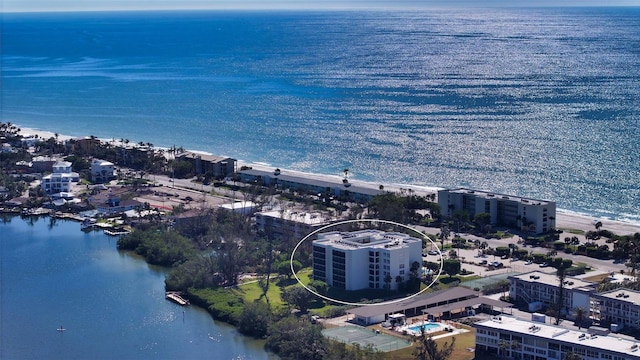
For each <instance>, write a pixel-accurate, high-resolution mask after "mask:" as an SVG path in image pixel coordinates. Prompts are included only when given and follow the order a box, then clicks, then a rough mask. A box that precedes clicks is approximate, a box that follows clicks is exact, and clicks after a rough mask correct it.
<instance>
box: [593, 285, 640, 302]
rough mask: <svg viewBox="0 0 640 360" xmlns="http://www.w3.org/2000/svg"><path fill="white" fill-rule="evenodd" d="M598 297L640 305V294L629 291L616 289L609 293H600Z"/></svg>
mask: <svg viewBox="0 0 640 360" xmlns="http://www.w3.org/2000/svg"><path fill="white" fill-rule="evenodd" d="M598 296H600V297H603V298H609V299H613V300H617V301H623V302H628V303H631V304H634V305H638V304H640V292H638V291H634V290H629V289H616V290H612V291H609V292H605V293H600V294H598Z"/></svg>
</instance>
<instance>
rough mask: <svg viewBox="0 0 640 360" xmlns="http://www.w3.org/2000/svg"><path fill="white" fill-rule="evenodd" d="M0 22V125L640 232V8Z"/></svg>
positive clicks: (53, 17)
mask: <svg viewBox="0 0 640 360" xmlns="http://www.w3.org/2000/svg"><path fill="white" fill-rule="evenodd" d="M2 16H3V18H2V48H1V54H2V55H1V56H2V79H1V80H2V103H1V104H2V107H1V111H2V113H1V116H2V121H5V122H6V121H11V122H14V123H17V124H19V125H21V126H23V127H30V128H37V129H42V130H48V131H52V132H57V133H60V134H65V135H74V136H88V135H95V136H98V137H101V138H117V139H120V138H125V139H130V140H131V141H134V142H139V141H143V142H151V143H153V144H154V145H155V146H164V147H169V146H173V145H176V146H183V147H185V148H187V149H196V150H203V151H207V152H210V153H213V154H223V155H228V156H232V157H235V158H238V159H241V160H245V161H251V162H264V163H269V164H272V165H274V166H278V167H282V168H291V169H296V170H302V171H308V172H317V173H325V174H335V175H338V174H340V173H341V172H342V170H343V169H344V168H349V170H350V173H351V174H352V176H353V177H354V178H355V179H360V180H368V181H374V182H380V183H404V184H415V185H425V186H437V187H459V186H465V187H471V188H478V189H484V190H489V191H494V192H501V193H507V194H514V195H522V196H531V197H535V198H542V199H548V200H554V201H556V202H557V203H558V206H559V207H560V208H562V209H565V210H569V211H576V212H580V213H584V214H588V215H593V216H600V217H608V218H612V219H618V220H627V221H633V222H640V180H639V179H640V130H639V125H640V124H639V119H640V101H639V99H640V8H554V9H530V8H527V9H488V10H481V9H473V10H470V9H454V10H442V9H440V10H422V11H412V12H401V11H391V12H346V11H345V12H151V13H145V12H129V13H75V14H3V15H2Z"/></svg>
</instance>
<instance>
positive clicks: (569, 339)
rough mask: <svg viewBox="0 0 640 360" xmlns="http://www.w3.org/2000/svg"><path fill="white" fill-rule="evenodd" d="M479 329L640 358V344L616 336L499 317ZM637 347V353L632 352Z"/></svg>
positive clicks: (478, 323) (483, 324)
mask: <svg viewBox="0 0 640 360" xmlns="http://www.w3.org/2000/svg"><path fill="white" fill-rule="evenodd" d="M475 325H476V326H477V327H482V328H492V329H496V331H501V332H504V331H509V332H512V333H520V334H524V335H529V336H530V337H538V338H543V339H546V340H555V341H558V342H564V343H569V344H575V345H578V346H585V347H592V348H596V349H601V350H609V351H613V352H618V353H623V354H624V356H625V357H634V358H640V351H637V350H638V349H639V348H640V342H638V341H634V340H631V339H628V338H622V337H618V336H615V335H591V334H589V333H588V332H586V331H580V330H569V329H565V328H562V327H560V326H554V325H550V324H543V323H538V322H532V321H526V320H520V319H516V318H513V317H510V316H497V317H493V318H491V319H488V320H484V321H480V322H477V323H476V324H475ZM634 345H635V348H634V349H636V351H631V350H632V346H634Z"/></svg>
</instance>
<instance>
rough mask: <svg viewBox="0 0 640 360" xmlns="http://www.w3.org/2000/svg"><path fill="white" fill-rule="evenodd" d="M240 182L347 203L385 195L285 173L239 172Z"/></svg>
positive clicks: (364, 201) (341, 182) (376, 190)
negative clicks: (330, 198)
mask: <svg viewBox="0 0 640 360" xmlns="http://www.w3.org/2000/svg"><path fill="white" fill-rule="evenodd" d="M238 174H239V176H240V180H241V181H242V182H246V183H254V182H258V183H259V185H264V186H273V187H276V188H278V189H283V190H284V189H288V190H292V191H299V192H304V193H308V194H313V195H318V196H322V197H324V196H330V197H334V198H338V199H344V200H347V201H354V202H358V203H362V204H364V203H367V202H369V201H370V200H371V199H373V197H374V196H376V195H381V194H384V193H385V191H384V190H382V189H379V188H378V189H375V188H372V187H370V186H369V187H367V186H362V185H360V184H357V183H350V182H349V181H347V182H345V181H344V180H339V179H337V178H336V180H335V181H332V180H327V179H322V178H314V177H308V176H303V175H298V174H295V173H292V174H287V173H284V172H283V171H266V170H257V169H246V170H240V171H238Z"/></svg>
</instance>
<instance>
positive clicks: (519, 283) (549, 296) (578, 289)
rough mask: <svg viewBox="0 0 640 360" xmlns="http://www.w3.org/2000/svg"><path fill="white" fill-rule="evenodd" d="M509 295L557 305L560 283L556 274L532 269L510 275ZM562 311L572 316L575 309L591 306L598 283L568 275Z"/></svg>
mask: <svg viewBox="0 0 640 360" xmlns="http://www.w3.org/2000/svg"><path fill="white" fill-rule="evenodd" d="M508 280H509V297H510V298H511V300H512V301H520V302H525V303H532V302H541V303H542V304H544V305H545V306H550V305H555V302H556V299H557V297H558V294H559V291H560V283H559V281H558V277H557V276H556V275H555V274H548V273H544V272H541V271H532V272H528V273H524V274H519V275H515V276H509V277H508ZM563 285H564V286H563V289H564V291H563V292H564V297H563V303H564V304H563V308H562V312H563V313H564V314H566V315H568V316H571V314H572V313H573V309H575V308H578V307H581V308H583V309H585V310H587V309H589V308H590V305H589V304H590V296H591V294H593V293H595V292H596V286H597V284H596V283H594V282H591V281H585V280H581V279H578V278H574V277H566V278H565V279H564V284H563Z"/></svg>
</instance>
